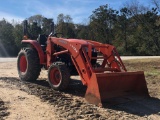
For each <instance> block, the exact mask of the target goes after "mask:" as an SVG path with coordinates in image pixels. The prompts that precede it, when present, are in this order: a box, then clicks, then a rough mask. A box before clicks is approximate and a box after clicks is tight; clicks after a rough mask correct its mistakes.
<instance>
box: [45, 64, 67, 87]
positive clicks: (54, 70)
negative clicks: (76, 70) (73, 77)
mask: <svg viewBox="0 0 160 120" xmlns="http://www.w3.org/2000/svg"><path fill="white" fill-rule="evenodd" d="M48 82H49V84H50V86H51V87H52V88H53V89H54V90H64V89H66V88H67V87H68V84H69V82H70V72H69V69H68V68H67V66H66V65H65V64H64V63H62V62H55V63H53V64H52V65H51V66H50V67H49V70H48Z"/></svg>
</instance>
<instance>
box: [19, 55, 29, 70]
mask: <svg viewBox="0 0 160 120" xmlns="http://www.w3.org/2000/svg"><path fill="white" fill-rule="evenodd" d="M19 68H20V71H21V72H26V69H27V60H26V57H25V56H24V55H22V56H21V57H20V62H19Z"/></svg>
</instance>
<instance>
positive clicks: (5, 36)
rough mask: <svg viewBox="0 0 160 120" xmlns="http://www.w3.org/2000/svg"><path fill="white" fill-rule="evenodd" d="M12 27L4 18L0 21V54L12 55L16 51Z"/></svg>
mask: <svg viewBox="0 0 160 120" xmlns="http://www.w3.org/2000/svg"><path fill="white" fill-rule="evenodd" d="M13 29H14V27H13V26H12V24H10V23H8V22H7V21H6V20H5V19H3V20H1V21H0V56H7V57H8V56H14V55H16V53H17V47H16V44H15V41H14V37H13Z"/></svg>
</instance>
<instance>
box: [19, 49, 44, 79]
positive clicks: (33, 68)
mask: <svg viewBox="0 0 160 120" xmlns="http://www.w3.org/2000/svg"><path fill="white" fill-rule="evenodd" d="M17 69H18V74H19V77H20V79H21V80H23V81H35V80H36V79H37V78H38V76H39V74H40V71H41V65H40V63H39V57H38V54H37V51H36V50H34V49H32V48H23V49H21V51H20V52H19V54H18V58H17Z"/></svg>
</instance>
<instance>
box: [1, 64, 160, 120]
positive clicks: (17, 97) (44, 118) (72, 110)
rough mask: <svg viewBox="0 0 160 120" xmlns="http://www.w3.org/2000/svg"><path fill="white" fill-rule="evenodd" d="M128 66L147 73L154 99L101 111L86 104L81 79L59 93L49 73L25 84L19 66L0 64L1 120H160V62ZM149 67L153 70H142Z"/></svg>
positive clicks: (148, 83) (129, 102) (144, 99)
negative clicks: (18, 72)
mask: <svg viewBox="0 0 160 120" xmlns="http://www.w3.org/2000/svg"><path fill="white" fill-rule="evenodd" d="M125 65H126V66H129V70H137V69H138V70H144V71H146V72H145V76H146V80H147V86H148V89H149V93H150V96H151V97H150V98H141V99H136V100H134V101H127V102H125V103H122V104H118V105H110V106H108V105H106V106H104V107H103V108H100V107H97V106H94V105H91V104H88V103H87V102H86V101H85V99H84V97H83V96H84V93H85V90H86V87H84V86H82V84H81V83H80V82H79V81H76V79H79V78H78V77H72V79H74V80H73V82H71V84H70V85H69V88H68V89H67V90H66V91H65V92H58V91H53V90H52V89H51V88H50V86H49V85H48V82H47V81H46V79H47V78H46V77H47V72H46V71H44V70H43V71H42V72H41V75H40V77H39V79H38V80H37V81H35V82H33V83H29V82H22V81H20V80H19V78H18V74H17V69H16V62H0V120H1V119H5V120H29V119H31V120H37V119H38V120H63V119H64V120H82V119H83V120H84V119H86V120H106V119H114V120H115V119H118V120H128V119H139V120H160V87H159V86H160V77H159V76H160V72H159V71H160V67H159V66H160V62H159V61H155V62H153V63H150V61H145V62H144V61H143V62H142V61H141V62H136V61H134V62H133V61H132V62H125ZM146 65H147V66H148V67H149V69H150V67H151V68H152V67H153V69H151V71H149V70H146V67H141V66H146ZM138 66H139V67H138ZM135 68H136V69H135ZM158 74H159V75H158Z"/></svg>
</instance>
